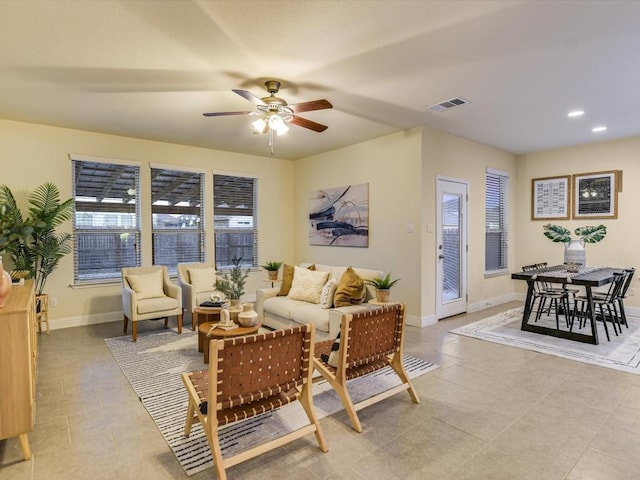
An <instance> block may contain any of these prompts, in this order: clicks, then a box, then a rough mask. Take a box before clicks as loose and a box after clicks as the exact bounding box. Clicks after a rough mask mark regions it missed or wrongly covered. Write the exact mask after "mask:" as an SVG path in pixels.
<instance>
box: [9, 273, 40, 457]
mask: <svg viewBox="0 0 640 480" xmlns="http://www.w3.org/2000/svg"><path fill="white" fill-rule="evenodd" d="M36 335H37V334H36V323H35V295H34V286H33V281H32V280H28V281H26V282H25V283H24V285H22V286H13V287H11V293H10V294H9V296H8V297H7V299H6V302H5V304H4V308H2V309H0V439H4V438H9V437H18V438H19V439H20V446H21V447H22V454H23V456H24V459H25V460H29V459H30V458H31V449H30V448H29V438H28V436H27V433H28V432H30V431H32V430H33V424H34V421H35V413H36V404H35V399H36V397H35V392H36V363H37V359H38V338H37V336H36Z"/></svg>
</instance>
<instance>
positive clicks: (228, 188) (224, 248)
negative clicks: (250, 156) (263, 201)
mask: <svg viewBox="0 0 640 480" xmlns="http://www.w3.org/2000/svg"><path fill="white" fill-rule="evenodd" d="M257 190H258V180H257V179H256V178H251V177H238V176H231V175H214V176H213V220H214V231H215V250H216V268H217V269H218V270H222V269H227V268H230V267H231V266H232V265H233V262H232V259H233V258H240V259H242V260H241V262H240V264H241V265H242V266H244V267H257V266H258V263H257V262H258V216H257V200H256V198H257Z"/></svg>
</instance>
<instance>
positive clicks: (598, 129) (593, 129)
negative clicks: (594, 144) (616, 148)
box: [591, 125, 607, 133]
mask: <svg viewBox="0 0 640 480" xmlns="http://www.w3.org/2000/svg"><path fill="white" fill-rule="evenodd" d="M606 129H607V127H605V126H604V125H601V126H599V127H593V128H592V129H591V131H592V132H596V133H597V132H604V131H605V130H606Z"/></svg>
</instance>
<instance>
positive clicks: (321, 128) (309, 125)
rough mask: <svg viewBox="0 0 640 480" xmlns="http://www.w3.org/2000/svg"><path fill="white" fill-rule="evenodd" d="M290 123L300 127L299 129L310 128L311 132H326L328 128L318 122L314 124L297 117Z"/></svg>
mask: <svg viewBox="0 0 640 480" xmlns="http://www.w3.org/2000/svg"><path fill="white" fill-rule="evenodd" d="M289 123H293V124H294V125H298V126H299V127H304V128H308V129H309V130H313V131H314V132H324V131H325V130H326V129H327V128H329V127H327V126H326V125H322V124H320V123H317V122H313V121H311V120H308V119H306V118H302V117H296V116H294V117H293V118H292V119H291V120H290V121H289Z"/></svg>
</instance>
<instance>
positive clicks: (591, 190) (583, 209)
mask: <svg viewBox="0 0 640 480" xmlns="http://www.w3.org/2000/svg"><path fill="white" fill-rule="evenodd" d="M621 173H622V172H619V171H615V170H612V171H608V172H593V173H578V174H575V175H574V176H573V192H574V193H573V218H618V192H619V191H620V189H621V186H620V185H619V183H620V182H619V178H618V177H619V176H620V177H621Z"/></svg>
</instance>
